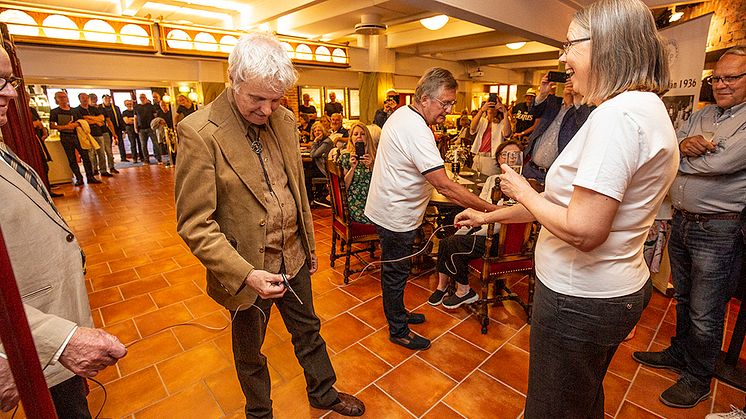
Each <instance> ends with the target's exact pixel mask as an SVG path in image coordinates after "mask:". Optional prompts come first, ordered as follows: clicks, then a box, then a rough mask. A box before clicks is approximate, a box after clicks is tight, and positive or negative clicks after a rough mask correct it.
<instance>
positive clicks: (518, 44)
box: [505, 42, 526, 49]
mask: <svg viewBox="0 0 746 419" xmlns="http://www.w3.org/2000/svg"><path fill="white" fill-rule="evenodd" d="M525 45H526V43H525V42H511V43H509V44H505V46H506V47H508V48H510V49H521V48H523V47H524V46H525Z"/></svg>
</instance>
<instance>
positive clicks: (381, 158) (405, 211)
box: [365, 106, 443, 232]
mask: <svg viewBox="0 0 746 419" xmlns="http://www.w3.org/2000/svg"><path fill="white" fill-rule="evenodd" d="M442 167H443V158H441V157H440V151H438V146H437V145H436V143H435V137H434V136H433V132H432V131H431V130H430V128H429V127H428V126H427V123H426V122H425V119H424V118H423V117H422V116H421V115H420V114H418V113H417V112H415V111H414V110H413V109H412V108H410V107H409V106H402V107H401V108H399V109H397V110H396V111H394V113H393V114H391V116H389V119H387V120H386V124H384V126H383V130H382V131H381V141H380V142H379V144H378V151H376V162H375V165H373V176H372V178H371V181H370V189H369V190H368V200H367V202H366V204H365V215H366V216H367V217H368V218H369V219H370V220H371V221H373V222H374V223H376V224H378V225H380V226H381V227H384V228H386V229H387V230H391V231H396V232H405V231H412V230H414V229H416V228H417V227H419V226H420V224H422V219H423V218H424V217H425V209H426V208H427V203H428V202H429V201H430V194H431V193H432V189H433V187H432V185H430V183H429V182H428V181H427V179H425V176H424V175H426V174H427V173H429V172H432V171H434V170H437V169H440V168H442Z"/></svg>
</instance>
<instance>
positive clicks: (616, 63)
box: [573, 0, 670, 103]
mask: <svg viewBox="0 0 746 419" xmlns="http://www.w3.org/2000/svg"><path fill="white" fill-rule="evenodd" d="M573 22H574V23H575V24H576V25H577V26H578V27H579V28H580V29H581V30H582V31H583V32H585V34H584V36H587V37H590V38H591V57H590V62H591V68H590V74H589V77H588V91H587V92H585V97H584V101H586V102H589V103H598V102H602V101H604V100H606V99H609V98H611V97H614V96H616V95H618V94H619V93H622V92H624V91H627V90H638V91H647V92H654V93H657V94H658V95H663V94H664V93H665V92H666V91H668V82H669V77H670V75H669V68H668V58H667V54H666V48H665V46H664V42H663V40H662V38H661V36H660V35H659V34H658V31H657V30H656V28H655V20H654V19H653V15H652V13H650V9H648V8H647V6H645V4H644V3H643V2H642V1H640V0H599V1H596V2H595V3H593V4H591V5H590V6H588V7H586V8H584V9H581V10H579V11H578V12H577V13H576V14H575V17H574V18H573Z"/></svg>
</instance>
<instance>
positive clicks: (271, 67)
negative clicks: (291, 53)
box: [228, 32, 298, 93]
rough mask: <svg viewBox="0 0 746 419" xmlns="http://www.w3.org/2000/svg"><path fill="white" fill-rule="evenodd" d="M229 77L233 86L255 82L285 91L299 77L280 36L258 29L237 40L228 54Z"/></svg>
mask: <svg viewBox="0 0 746 419" xmlns="http://www.w3.org/2000/svg"><path fill="white" fill-rule="evenodd" d="M228 78H229V79H230V81H231V86H232V87H233V88H234V89H237V88H238V86H240V85H241V84H242V83H245V82H249V81H253V82H258V83H261V84H262V85H264V86H267V87H269V88H270V89H271V90H273V91H275V92H277V93H284V92H285V91H286V90H287V89H289V88H290V87H292V86H293V85H294V84H295V82H296V80H298V74H297V73H296V71H295V67H293V63H292V62H291V61H290V58H289V57H288V54H287V52H286V51H285V48H283V47H282V44H280V41H278V40H277V38H275V37H274V36H272V35H269V34H265V33H259V32H255V33H250V34H248V35H244V36H242V37H241V38H239V39H238V43H237V44H236V46H235V47H234V48H233V51H231V54H230V56H229V57H228Z"/></svg>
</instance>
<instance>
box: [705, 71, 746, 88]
mask: <svg viewBox="0 0 746 419" xmlns="http://www.w3.org/2000/svg"><path fill="white" fill-rule="evenodd" d="M743 76H746V73H741V74H738V75H735V76H709V77H707V78H706V79H705V81H707V84H709V85H710V86H714V85H715V84H717V82H719V81H721V82H723V84H725V85H726V86H730V85H732V84H733V83H735V82H737V81H738V79H740V78H741V77H743Z"/></svg>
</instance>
